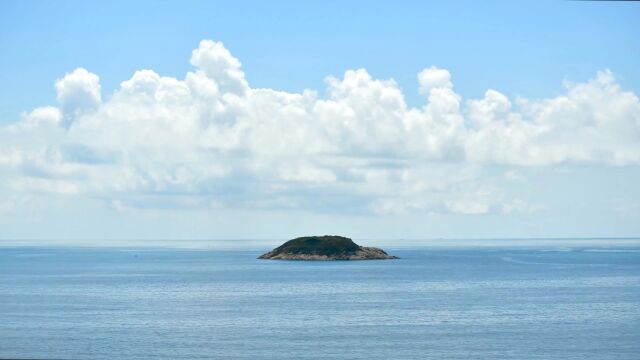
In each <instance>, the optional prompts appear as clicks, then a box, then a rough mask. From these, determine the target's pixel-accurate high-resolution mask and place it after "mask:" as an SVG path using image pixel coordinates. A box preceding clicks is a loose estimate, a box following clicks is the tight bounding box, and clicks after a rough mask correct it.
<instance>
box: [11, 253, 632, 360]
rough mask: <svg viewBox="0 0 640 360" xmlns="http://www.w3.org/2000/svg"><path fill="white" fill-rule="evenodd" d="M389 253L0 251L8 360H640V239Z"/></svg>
mask: <svg viewBox="0 0 640 360" xmlns="http://www.w3.org/2000/svg"><path fill="white" fill-rule="evenodd" d="M265 250H266V249H265ZM390 250H391V251H390V252H391V253H393V254H394V255H398V256H400V257H401V259H400V260H393V261H360V262H357V261H353V262H291V261H264V260H256V259H255V258H256V256H258V255H259V254H260V253H261V251H211V250H195V249H192V250H188V249H166V248H158V249H150V248H128V249H126V248H72V247H66V248H62V247H61V248H43V247H12V248H6V247H5V248H0V358H36V359H117V358H122V359H125V358H126V359H162V358H164V359H599V360H602V359H640V249H638V248H610V249H606V248H569V249H566V248H564V249H553V248H530V249H522V248H511V249H510V248H475V249H474V248H464V249H461V248H456V249H446V248H412V249H405V250H393V249H390Z"/></svg>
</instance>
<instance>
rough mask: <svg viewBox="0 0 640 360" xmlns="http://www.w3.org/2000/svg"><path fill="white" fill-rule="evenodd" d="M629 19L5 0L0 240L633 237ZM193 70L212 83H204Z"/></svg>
mask: <svg viewBox="0 0 640 360" xmlns="http://www.w3.org/2000/svg"><path fill="white" fill-rule="evenodd" d="M639 18H640V5H638V4H636V3H633V2H628V3H626V2H620V3H618V2H616V3H610V2H556V1H549V2H500V1H496V2H488V3H479V2H442V3H435V2H433V3H431V2H419V1H416V2H409V1H407V2H401V3H397V2H396V3H392V2H386V3H381V4H372V3H371V2H364V1H362V2H358V1H352V2H348V3H344V2H338V1H329V2H316V3H309V2H293V1H292V2H285V1H281V2H276V3H264V2H242V1H239V2H233V3H224V4H220V3H215V2H205V1H203V2H196V1H187V2H177V1H174V2H169V1H149V2H145V1H139V2H135V3H127V2H117V1H116V2H105V3H96V2H79V1H77V2H76V1H65V2H57V3H56V2H37V1H36V2H34V1H27V2H23V1H20V2H18V1H5V2H2V3H1V4H0V49H2V50H1V51H0V84H1V85H0V127H2V130H0V140H2V141H3V144H2V145H0V181H2V184H4V185H0V224H1V225H2V228H3V229H4V230H3V232H0V238H56V239H60V238H83V239H84V238H86V239H109V238H118V239H123V238H158V237H163V238H166V237H169V238H254V237H255V238H274V237H289V236H295V235H298V234H305V233H307V232H319V233H321V232H326V233H332V232H333V233H338V232H340V233H344V234H346V235H351V236H354V237H369V238H373V237H378V236H379V237H384V238H437V237H477V238H486V237H541V236H542V237H544V236H547V237H555V236H562V237H564V236H568V237H574V236H605V237H606V236H637V235H638V234H640V225H639V224H640V221H638V220H640V190H638V188H637V186H635V184H636V183H638V181H640V169H639V167H638V165H639V162H638V158H639V157H640V146H639V142H640V138H639V137H638V134H639V133H640V129H639V128H640V120H638V119H639V115H638V105H637V94H638V93H639V92H640V72H639V71H638V68H639V65H640V40H639V37H638V36H637V35H636V34H638V33H640V25H638V24H639V22H638V21H637V19H639ZM206 39H208V40H212V42H210V43H207V42H204V43H201V41H202V40H206ZM218 44H219V45H218ZM222 44H224V45H222ZM194 50H197V51H199V54H200V57H197V58H196V57H194V56H195V55H193V54H195V52H194V53H192V52H193V51H194ZM212 59H213V60H212ZM236 61H239V62H240V63H241V67H240V65H239V64H238V65H236V63H235V62H236ZM78 68H82V69H86V70H83V71H79V72H76V71H75V70H76V69H78ZM143 69H149V70H152V71H153V73H151V72H147V73H138V74H139V76H137V77H136V76H134V74H135V73H136V72H137V71H139V70H143ZM356 69H366V70H363V71H364V72H353V73H345V71H347V70H356ZM187 73H191V74H193V76H192V78H191V80H190V79H189V76H188V75H187ZM419 73H420V74H423V75H424V76H423V77H422V78H421V80H419V78H418V74H419ZM221 74H222V75H221ZM229 74H231V75H229ZM234 74H235V75H234ZM238 74H241V75H238ZM156 75H158V76H162V77H165V79H173V80H160V78H159V77H158V78H156V77H155V76H156ZM198 76H202V77H201V78H198ZM327 77H331V78H330V79H329V80H327ZM197 79H200V80H197ZM331 79H333V80H331ZM389 79H393V82H389ZM443 79H444V80H443ZM174 80H175V81H174ZM196 80H197V81H196ZM125 81H129V83H128V84H129V85H125V84H124V83H123V82H125ZM198 81H200V82H198ZM230 81H231V82H234V84H235V85H234V86H236V87H239V88H241V89H242V90H241V93H238V92H235V93H233V96H238V98H237V99H236V98H235V97H233V96H232V97H229V96H226V95H224V93H225V91H226V90H224V87H225V86H226V85H225V84H228V83H229V82H230ZM209 82H210V83H212V84H215V85H212V86H214V87H216V88H219V89H220V94H219V95H216V96H213V97H207V96H209V95H207V96H204V95H202V96H200V95H198V94H197V92H198V91H200V90H201V88H199V87H198V86H200V85H197V84H205V83H207V84H208V83H209ZM236 82H237V83H236ZM150 83H153V84H156V85H154V86H156V87H155V88H154V89H156V90H154V91H155V95H154V97H153V100H149V98H144V99H143V97H142V95H141V94H142V93H141V92H140V89H141V87H140V84H147V85H148V84H150ZM54 84H57V85H56V86H54ZM158 84H159V85H158ZM127 86H129V87H127ZM145 86H146V85H145ZM202 86H204V85H202ZM207 86H208V85H207ZM181 89H182V90H181ZM184 89H188V91H189V92H190V94H191V97H190V98H189V99H186V100H185V99H182V98H181V97H180V96H182V95H181V94H182V93H181V91H183V90H184ZM198 89H200V90H198ZM258 89H265V91H259V90H258ZM305 89H311V90H313V91H315V92H317V93H316V94H315V95H313V96H312V95H309V93H303V91H305ZM488 89H492V90H494V91H495V92H494V93H487V92H486V91H487V90H488ZM278 91H279V92H278ZM167 93H169V94H172V95H171V96H173V97H172V98H171V99H174V100H175V99H178V98H179V99H178V100H175V101H178V103H177V104H178V105H179V106H183V107H179V106H178V105H175V106H174V105H172V104H174V103H168V102H166V101H167V100H166V99H165V98H164V97H163V96H164V95H163V94H167ZM285 93H286V94H289V95H285ZM114 94H116V95H114ZM251 94H257V95H251ZM304 94H307V95H304ZM147 95H148V94H147ZM145 96H146V95H145ZM296 96H299V98H298V97H296ZM294 98H295V99H294ZM234 99H235V100H234ZM523 99H526V100H523ZM566 99H568V100H566ZM174 100H171V101H174ZM474 100H477V101H476V102H473V101H474ZM521 100H522V101H521ZM565 100H566V101H565ZM187 103H188V105H185V104H187ZM214 103H215V104H217V105H215V106H214ZM426 104H431V105H432V106H431V108H430V110H429V109H427V105H426ZM452 104H455V105H452ZM505 104H506V105H505ZM567 104H568V105H567ZM46 106H49V108H45V107H46ZM172 106H174V107H172ZM287 106H289V107H287ZM451 106H454V107H455V109H453V110H452V108H451ZM289 108H295V111H294V110H292V111H288V110H287V111H285V110H283V109H289ZM37 109H44V110H41V111H39V112H38V111H36V110H37ZM172 109H174V110H172ZM177 109H179V110H177ZM194 109H196V110H194ZM219 109H224V110H220V112H216V111H218V110H219ZM367 109H374V110H375V111H374V110H371V112H369V110H367ZM496 109H497V110H496ZM192 110H193V111H194V113H193V114H191V113H189V114H185V112H189V111H192ZM171 111H175V113H171V114H167V112H171ZM300 112H304V115H300V114H299V113H300ZM418 113H419V114H418ZM292 114H293V115H292ZM549 114H551V115H549ZM154 116H157V117H162V116H167V121H168V122H172V121H173V122H172V123H171V124H170V127H171V128H170V129H168V128H166V127H163V126H165V125H159V123H160V120H157V122H156V123H153V121H154V120H153V119H152V118H154ZM343 116H344V118H343ZM327 117H330V118H331V119H329V120H328V119H327ZM265 118H268V119H269V120H265ZM203 119H204V120H203ZM127 121H128V122H127ZM202 121H205V122H206V124H204V125H203V123H201V122H202ZM268 121H273V122H268ZM331 121H335V123H331ZM119 122H122V124H121V125H117V124H119ZM147 122H148V123H147ZM492 122H493V124H497V123H496V122H499V123H500V124H503V125H499V126H497V127H496V126H494V125H491V124H492ZM44 123H46V124H50V123H54V124H56V126H57V127H56V128H55V129H50V128H45V125H42V124H44ZM196 123H197V124H198V125H196ZM34 124H35V125H34ZM132 124H133V125H132ZM162 124H164V123H162ZM300 124H304V125H300ZM398 124H403V125H402V126H400V125H398ZM530 124H533V125H534V126H529V125H530ZM594 124H595V125H594ZM46 126H49V125H46ZM130 126H131V127H130ZM198 126H200V127H198ZM196 127H197V129H196ZM16 129H17V130H16ZM247 129H249V130H247ZM225 131H228V132H227V133H225ZM421 131H423V132H424V133H421ZM105 134H107V135H105ZM122 134H129V135H132V139H128V138H127V136H125V135H122ZM170 134H174V135H175V137H176V139H177V141H176V142H175V143H172V144H170V145H169V144H167V141H169V142H170V141H171V136H170ZM282 134H285V135H286V134H300V135H299V137H300V138H302V139H303V141H302V145H296V143H295V141H297V140H296V139H298V138H288V137H287V136H284V137H283V136H282ZM363 134H364V135H363ZM133 135H136V136H133ZM360 135H362V138H360ZM140 139H145V140H140ZM229 139H232V140H229ZM316 139H320V140H318V143H315V142H314V141H315V140H316ZM287 141H288V142H289V144H291V145H290V146H285V147H284V148H285V149H283V150H280V148H279V144H282V143H283V142H287ZM156 142H157V143H156ZM371 144H373V145H371ZM486 144H490V145H491V146H489V145H487V146H485V145H486ZM494 144H495V146H494ZM296 146H301V147H300V148H297V147H296ZM287 148H288V150H289V152H287V151H286V150H287ZM336 148H339V149H338V150H336ZM140 149H143V150H140ZM274 149H277V150H274ZM177 154H179V155H177ZM373 158H375V161H374V160H372V159H373ZM3 159H4V160H3ZM274 169H275V170H274ZM354 169H355V170H354ZM111 177H113V178H111ZM125 178H126V179H131V181H130V182H126V181H124V180H123V181H122V183H120V182H119V181H120V180H122V179H125ZM439 178H442V179H446V180H447V181H445V180H441V181H436V180H434V179H439ZM97 179H100V180H97ZM101 181H104V182H105V183H104V184H103V183H101ZM113 184H117V185H113ZM402 189H406V190H402ZM246 224H250V225H251V226H245V225H246Z"/></svg>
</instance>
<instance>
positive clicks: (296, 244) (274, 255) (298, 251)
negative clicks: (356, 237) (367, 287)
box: [258, 235, 397, 260]
mask: <svg viewBox="0 0 640 360" xmlns="http://www.w3.org/2000/svg"><path fill="white" fill-rule="evenodd" d="M258 259H271V260H383V259H397V257H395V256H392V255H389V254H387V253H386V252H385V251H384V250H382V249H379V248H375V247H365V246H360V245H358V244H356V243H354V242H353V240H351V239H349V238H347V237H343V236H332V235H325V236H304V237H299V238H295V239H293V240H289V241H287V242H286V243H284V244H282V245H280V246H279V247H277V248H275V249H273V250H271V251H269V252H268V253H265V254H262V255H261V256H259V257H258Z"/></svg>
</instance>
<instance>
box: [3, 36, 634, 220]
mask: <svg viewBox="0 0 640 360" xmlns="http://www.w3.org/2000/svg"><path fill="white" fill-rule="evenodd" d="M191 64H192V65H193V66H194V70H193V71H190V72H188V73H187V74H186V75H185V77H184V78H183V79H177V78H173V77H166V76H162V75H160V74H158V73H156V72H155V71H153V70H139V71H137V72H135V73H134V74H133V75H132V77H131V78H130V79H128V80H125V81H123V82H122V83H121V84H120V87H119V88H118V89H117V90H116V91H115V92H114V93H113V95H111V96H110V97H109V98H108V99H106V100H104V101H103V100H102V97H101V89H100V82H99V77H98V76H97V75H95V74H92V73H91V72H89V71H87V70H85V69H82V68H79V69H76V70H74V71H72V72H71V73H69V74H67V75H65V76H64V77H63V78H62V79H60V80H58V81H56V83H55V88H56V92H57V99H58V102H59V106H58V107H42V108H37V109H34V110H32V111H30V112H28V113H25V114H23V116H22V118H21V119H20V121H19V122H17V123H14V124H11V125H9V126H6V127H5V128H3V129H1V130H0V181H2V183H3V184H4V186H3V191H4V192H5V193H7V194H8V193H12V194H17V195H16V196H19V194H29V195H30V196H31V195H33V194H47V193H55V194H61V195H65V196H90V197H94V198H99V199H104V200H105V203H106V204H117V206H115V205H114V207H115V208H117V209H132V208H149V207H159V208H162V207H169V208H171V207H174V208H175V207H185V208H211V207H216V208H219V207H227V208H236V207H237V208H243V207H251V208H302V209H308V210H312V211H345V212H374V213H384V214H387V213H403V212H416V211H419V212H436V213H447V212H452V213H460V214H486V213H489V212H494V211H495V212H502V213H512V212H518V211H520V212H527V211H530V209H531V206H529V205H528V204H527V203H526V202H525V201H523V200H521V199H515V198H511V197H510V196H509V194H508V193H506V192H505V191H504V190H501V188H500V186H499V183H500V181H512V180H513V179H515V178H521V177H520V175H519V174H520V173H519V172H518V171H517V170H511V171H510V172H509V173H508V174H507V175H506V176H505V175H504V174H499V175H496V176H493V177H492V176H489V175H487V174H488V170H487V168H488V166H487V165H491V166H494V165H498V166H503V167H509V168H520V167H530V166H553V165H558V164H598V165H603V166H617V165H638V164H640V101H639V99H638V97H637V95H636V94H634V93H633V92H630V91H625V90H623V89H622V88H621V87H620V85H619V84H618V83H617V82H616V80H615V77H614V75H613V73H612V72H611V71H609V70H604V71H602V72H599V73H598V74H596V76H595V77H594V78H593V79H591V80H589V81H587V82H583V83H572V84H566V92H565V93H564V94H563V95H560V96H556V97H552V98H547V99H522V98H518V99H509V98H508V97H507V96H505V95H504V94H501V93H500V92H499V91H496V90H487V91H486V93H485V95H484V97H483V98H481V99H470V100H466V101H465V100H464V99H462V97H461V96H460V95H459V94H457V93H456V92H455V90H454V85H453V79H452V76H451V74H450V73H449V71H447V70H446V69H441V68H437V67H429V68H426V69H425V70H423V71H421V72H420V73H419V74H418V84H417V85H418V91H419V92H420V93H421V94H423V95H424V96H425V102H424V104H423V105H422V106H419V107H411V106H408V105H407V103H406V102H405V99H404V94H403V92H402V91H401V90H400V88H399V86H398V85H397V84H396V83H395V81H394V80H393V79H375V78H374V77H372V76H371V75H370V74H369V73H368V72H367V71H366V70H365V69H356V70H347V71H346V72H345V73H344V75H343V76H342V77H328V78H327V79H326V84H327V92H326V93H327V96H326V97H320V96H318V94H317V92H315V91H312V90H305V91H303V92H301V93H289V92H284V91H278V90H274V89H255V88H251V87H250V86H249V83H248V82H247V80H246V78H245V74H244V72H243V71H242V68H241V63H240V61H239V60H238V59H237V58H235V57H234V56H233V55H232V54H231V52H230V51H229V50H228V49H226V48H225V46H224V45H223V44H222V43H220V42H214V41H209V40H204V41H202V42H201V43H200V45H199V47H198V48H197V49H195V50H194V51H193V53H192V55H191ZM505 178H506V179H507V180H505ZM17 198H18V197H16V198H11V199H17ZM5 203H6V204H13V203H15V201H14V200H11V201H8V202H5ZM6 206H9V205H6Z"/></svg>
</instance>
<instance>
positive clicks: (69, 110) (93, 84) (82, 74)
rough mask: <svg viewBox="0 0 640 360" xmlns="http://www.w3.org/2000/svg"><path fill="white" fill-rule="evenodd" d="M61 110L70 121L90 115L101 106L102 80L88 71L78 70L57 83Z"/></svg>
mask: <svg viewBox="0 0 640 360" xmlns="http://www.w3.org/2000/svg"><path fill="white" fill-rule="evenodd" d="M55 88H56V92H57V96H56V98H57V100H58V102H59V103H60V109H61V111H62V113H63V114H65V115H66V116H67V118H68V119H69V120H72V119H73V118H75V117H78V116H81V115H84V114H86V113H89V112H91V111H93V110H95V109H97V108H98V107H99V106H100V103H101V102H102V96H101V94H100V89H101V88H100V78H99V77H98V75H96V74H93V73H90V72H89V71H87V70H86V69H83V68H77V69H75V70H74V71H73V72H71V73H69V74H66V75H65V76H64V77H63V78H62V79H59V80H57V81H56V84H55Z"/></svg>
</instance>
